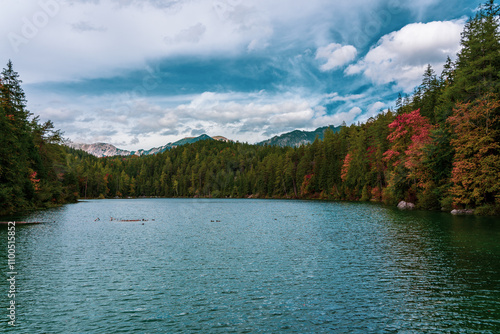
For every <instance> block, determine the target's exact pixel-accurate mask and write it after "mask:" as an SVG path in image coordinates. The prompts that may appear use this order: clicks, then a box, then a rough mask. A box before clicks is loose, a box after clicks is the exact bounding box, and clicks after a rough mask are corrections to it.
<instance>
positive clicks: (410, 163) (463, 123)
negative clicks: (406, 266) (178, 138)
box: [0, 0, 500, 215]
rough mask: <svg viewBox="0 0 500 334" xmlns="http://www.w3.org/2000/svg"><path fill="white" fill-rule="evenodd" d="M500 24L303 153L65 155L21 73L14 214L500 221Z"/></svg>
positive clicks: (10, 117)
mask: <svg viewBox="0 0 500 334" xmlns="http://www.w3.org/2000/svg"><path fill="white" fill-rule="evenodd" d="M498 19H499V17H498V8H497V6H496V5H495V4H494V2H493V1H492V0H490V1H488V2H487V3H486V4H485V5H483V6H482V7H481V9H480V10H479V11H477V12H476V14H475V16H474V17H473V18H471V19H469V20H468V22H467V24H466V26H465V29H464V31H463V33H462V40H461V43H462V49H461V51H460V53H459V54H458V55H457V59H456V61H451V59H448V62H447V63H446V65H445V67H444V70H443V72H442V73H441V74H439V75H437V74H436V73H434V71H433V69H432V68H431V67H430V66H429V67H428V68H427V70H426V71H425V73H424V74H423V81H422V84H421V85H420V86H418V87H417V88H416V89H415V91H414V93H413V94H412V95H411V96H400V98H399V99H398V100H397V102H396V108H395V109H393V110H391V109H390V110H388V111H387V112H385V113H381V114H379V115H377V116H376V117H374V118H371V119H369V120H368V121H367V122H366V123H365V124H360V125H351V126H348V127H347V126H346V127H342V128H341V129H340V131H338V132H336V133H334V132H333V131H331V130H327V131H325V133H324V138H323V140H319V139H317V140H315V141H314V142H313V143H312V144H309V145H303V146H299V147H280V146H270V145H264V146H261V145H248V144H242V143H233V142H220V141H214V140H202V141H198V142H196V143H192V144H187V145H184V146H181V147H176V148H173V149H171V150H169V151H165V152H163V153H160V154H156V155H150V156H143V157H119V158H118V157H113V158H100V159H99V158H96V157H94V156H91V155H88V154H86V153H84V152H82V151H76V150H73V149H69V148H66V149H64V150H65V151H64V152H63V149H62V148H61V146H59V145H57V144H56V141H57V139H58V133H57V132H52V129H51V124H50V123H48V124H45V125H39V124H38V122H36V121H27V117H28V115H27V113H26V111H25V109H24V106H25V102H24V101H25V100H24V96H21V95H19V94H18V95H15V94H14V93H15V92H18V91H19V87H18V86H16V85H14V86H12V85H11V82H12V79H9V78H11V77H12V76H13V74H12V73H14V72H12V71H11V64H10V63H9V67H8V70H6V71H4V72H5V73H3V74H2V75H3V76H2V86H1V92H2V104H1V106H2V107H1V110H0V127H2V128H1V129H2V132H1V133H2V137H1V138H0V140H1V143H0V149H1V150H3V151H2V153H1V155H0V157H1V159H2V160H1V166H2V168H1V169H0V180H1V189H0V201H1V202H2V210H3V211H2V212H8V211H9V210H12V209H13V208H15V205H16V204H15V203H16V201H17V200H18V199H20V203H23V205H24V206H25V207H30V206H33V205H34V204H31V203H47V202H48V203H51V202H63V201H65V200H71V199H73V194H75V192H76V194H75V195H78V196H79V197H102V198H106V197H107V198H114V197H128V196H131V197H136V196H166V197H177V196H186V197H260V198H323V199H332V200H361V201H368V200H372V201H382V202H385V203H388V204H391V205H394V204H396V203H397V202H399V201H400V200H405V201H407V202H412V203H415V204H416V205H417V207H419V208H422V209H435V210H440V209H443V208H444V209H446V210H451V209H453V208H456V209H475V213H476V214H490V215H492V214H500V177H499V176H500V99H499V97H500V95H499V94H500V77H499V75H500V37H499V34H498V31H499V29H498V28H499V27H498ZM9 69H10V70H9ZM9 71H10V72H9ZM9 73H10V74H9ZM14 81H15V80H14ZM16 94H17V93H16ZM16 96H17V97H16ZM6 131H10V132H8V134H9V135H5V133H7V132H6ZM11 157H14V159H12V158H11ZM74 190H76V191H74Z"/></svg>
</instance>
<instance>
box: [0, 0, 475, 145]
mask: <svg viewBox="0 0 500 334" xmlns="http://www.w3.org/2000/svg"><path fill="white" fill-rule="evenodd" d="M480 4H481V1H470V0H419V1H407V0H404V1H403V0H350V1H332V0H245V1H243V0H142V1H139V0H39V1H28V0H26V1H19V0H0V37H1V39H0V66H1V67H2V68H4V67H5V65H6V64H7V62H8V60H9V59H10V60H12V62H13V65H14V69H15V70H16V71H17V72H19V75H20V78H21V80H22V81H23V84H22V87H23V88H24V90H25V93H26V97H27V100H28V108H29V110H30V111H31V112H32V113H33V114H35V115H39V116H40V119H41V120H42V121H46V120H52V122H53V123H54V125H55V127H56V128H57V129H61V130H62V131H63V132H64V137H65V138H67V139H69V140H71V141H73V142H81V143H95V142H106V143H111V144H113V145H115V146H117V147H119V148H122V149H129V150H137V149H140V148H143V149H149V148H152V147H158V146H162V145H164V144H166V143H169V142H173V141H176V140H178V139H181V138H183V137H191V136H198V135H201V134H204V133H205V134H208V135H210V136H217V135H220V136H225V137H227V138H229V139H232V140H237V141H240V142H248V143H255V142H258V141H261V140H264V139H268V138H270V137H272V136H275V135H279V134H282V133H285V132H289V131H292V130H295V129H301V130H313V129H316V128H318V127H322V126H327V125H335V126H338V125H341V124H342V123H343V122H345V123H346V124H352V123H358V122H361V123H363V122H366V121H367V120H368V119H369V118H370V117H373V116H376V115H377V114H378V113H380V112H383V111H385V110H387V109H388V108H390V107H393V106H394V105H395V100H396V98H397V96H398V94H399V93H402V94H405V93H411V92H412V91H413V90H414V88H415V87H416V86H418V85H419V84H420V83H421V82H422V75H423V73H424V70H425V68H426V67H427V65H428V64H431V66H432V67H433V69H434V70H435V71H436V73H437V74H440V73H441V70H442V66H443V64H444V62H445V61H446V58H447V57H448V56H450V57H451V58H452V59H455V58H456V54H457V52H458V51H459V50H460V33H461V32H462V30H463V27H464V24H465V22H466V20H467V19H468V18H469V17H470V16H472V15H474V12H475V10H476V9H477V7H478V6H479V5H480Z"/></svg>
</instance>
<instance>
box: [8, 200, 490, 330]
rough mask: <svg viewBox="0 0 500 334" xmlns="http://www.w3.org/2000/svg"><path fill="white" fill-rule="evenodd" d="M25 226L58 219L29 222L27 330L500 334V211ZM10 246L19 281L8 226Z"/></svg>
mask: <svg viewBox="0 0 500 334" xmlns="http://www.w3.org/2000/svg"><path fill="white" fill-rule="evenodd" d="M98 217H99V218H100V220H99V221H94V220H95V219H96V218H98ZM110 217H115V218H119V219H123V220H126V219H128V220H135V219H146V220H147V221H145V222H142V221H141V222H120V221H116V220H115V221H110ZM18 218H22V219H25V220H32V221H33V220H39V221H46V222H47V223H46V224H43V225H31V226H19V225H18V226H16V250H17V253H16V271H17V273H18V274H17V276H16V287H17V294H16V304H17V309H16V323H17V327H16V329H15V332H16V333H178V332H184V333H190V332H193V333H194V332H199V333H281V332H295V333H499V332H500V221H498V220H499V219H498V217H497V218H479V217H453V216H451V215H449V214H444V213H443V214H441V213H427V212H399V211H397V210H393V209H388V208H385V207H382V206H379V205H373V204H362V203H331V202H316V201H312V202H308V201H278V200H232V199H223V200H217V199H204V200H202V199H133V200H96V201H85V202H80V203H78V204H72V205H67V206H64V207H62V208H59V209H54V210H49V211H43V212H39V213H35V214H32V215H31V216H28V217H18ZM153 219H154V221H153ZM0 247H1V249H2V250H3V251H2V252H1V254H0V267H1V268H2V272H3V274H4V277H6V275H7V274H6V273H7V271H8V269H7V251H6V249H7V228H5V227H3V228H1V229H0ZM7 293H8V283H7V281H6V279H2V280H1V282H0V295H1V296H2V297H1V299H0V300H1V301H2V305H1V311H0V314H1V315H0V316H1V318H0V319H1V322H2V324H1V325H0V332H1V331H4V332H9V331H10V330H12V329H11V328H9V327H8V326H7V321H8V318H7V307H8V302H9V300H8V299H7Z"/></svg>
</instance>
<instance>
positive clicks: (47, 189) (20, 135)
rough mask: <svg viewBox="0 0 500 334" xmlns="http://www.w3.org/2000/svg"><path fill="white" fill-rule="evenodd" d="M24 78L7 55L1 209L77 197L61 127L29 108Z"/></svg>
mask: <svg viewBox="0 0 500 334" xmlns="http://www.w3.org/2000/svg"><path fill="white" fill-rule="evenodd" d="M21 83H22V81H21V80H20V79H19V74H18V73H17V72H15V71H14V70H13V67H12V62H11V61H9V62H8V64H7V67H6V68H5V69H4V70H3V71H2V73H1V76H0V204H1V206H0V214H9V213H12V212H19V211H25V210H30V209H36V208H41V207H47V206H51V205H56V204H60V203H66V202H69V201H76V199H77V198H78V188H77V183H76V181H77V178H76V175H74V174H73V173H71V171H70V170H69V168H68V163H67V159H68V156H67V153H66V151H65V149H64V147H63V146H61V145H60V143H61V133H60V131H58V130H54V126H53V124H52V122H50V121H48V122H45V123H40V121H39V119H38V117H33V115H32V114H31V113H30V112H29V111H28V110H27V109H26V97H25V94H24V91H23V90H22V88H21Z"/></svg>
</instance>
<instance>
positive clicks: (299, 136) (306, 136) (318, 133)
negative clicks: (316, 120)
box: [258, 125, 341, 147]
mask: <svg viewBox="0 0 500 334" xmlns="http://www.w3.org/2000/svg"><path fill="white" fill-rule="evenodd" d="M327 129H330V130H332V131H333V132H338V131H340V129H341V127H340V126H338V127H335V126H333V125H330V126H324V127H321V128H318V129H316V130H314V131H301V130H294V131H292V132H288V133H284V134H282V135H279V136H274V137H272V138H270V139H267V140H264V141H261V142H260V143H258V145H272V146H281V147H285V146H300V145H307V144H311V143H312V142H313V141H315V140H316V138H318V139H320V140H323V138H324V136H325V131H326V130H327Z"/></svg>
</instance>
